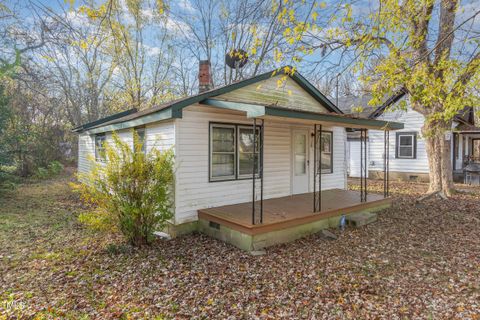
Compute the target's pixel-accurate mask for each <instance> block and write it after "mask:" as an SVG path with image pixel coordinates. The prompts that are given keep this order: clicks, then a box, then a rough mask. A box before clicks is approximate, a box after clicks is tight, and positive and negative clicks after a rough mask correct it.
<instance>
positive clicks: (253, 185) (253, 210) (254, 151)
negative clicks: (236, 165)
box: [252, 118, 257, 225]
mask: <svg viewBox="0 0 480 320" xmlns="http://www.w3.org/2000/svg"><path fill="white" fill-rule="evenodd" d="M256 133H257V118H253V170H252V224H253V225H254V224H255V171H256V168H257V159H256V151H257V150H256V141H255V140H257V139H255V137H256Z"/></svg>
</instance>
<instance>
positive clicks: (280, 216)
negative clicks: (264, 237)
mask: <svg viewBox="0 0 480 320" xmlns="http://www.w3.org/2000/svg"><path fill="white" fill-rule="evenodd" d="M390 204H391V198H384V197H383V195H379V194H369V195H368V201H367V202H363V203H362V202H360V192H359V191H350V190H342V189H332V190H325V191H322V210H321V211H320V212H316V213H313V212H312V207H313V193H304V194H298V195H292V196H287V197H281V198H274V199H267V200H264V201H263V223H262V224H260V223H257V224H255V225H252V203H251V202H245V203H240V204H234V205H227V206H222V207H216V208H209V209H201V210H198V217H199V219H203V220H207V221H211V222H215V223H218V224H220V225H224V226H226V227H229V228H232V229H234V230H237V231H240V232H242V233H246V234H249V235H257V234H261V233H266V232H271V231H276V230H281V229H285V228H289V227H294V226H298V225H302V224H306V223H310V222H314V221H317V220H321V219H325V218H330V217H334V216H339V215H342V214H348V213H353V212H358V211H362V210H366V209H371V208H374V207H380V206H384V205H390ZM259 210H260V202H257V212H256V216H257V221H258V219H259V216H260V212H259Z"/></svg>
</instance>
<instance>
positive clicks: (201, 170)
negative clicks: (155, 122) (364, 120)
mask: <svg viewBox="0 0 480 320" xmlns="http://www.w3.org/2000/svg"><path fill="white" fill-rule="evenodd" d="M210 122H223V123H238V124H247V125H251V124H252V120H248V119H246V118H245V116H244V115H242V114H240V113H235V112H229V111H221V110H218V109H212V108H208V107H203V106H191V107H188V108H186V109H184V111H183V118H182V119H177V120H176V130H177V131H176V132H177V144H176V152H177V159H178V160H177V172H176V188H175V193H176V209H175V211H176V215H175V218H176V223H183V222H187V221H192V220H196V219H197V210H198V209H202V208H209V207H216V206H222V205H228V204H235V203H242V202H247V201H251V199H252V180H251V179H246V180H236V181H221V182H209V176H208V167H209V154H208V152H209V151H208V150H209V123H210ZM293 128H306V129H308V130H309V132H313V128H312V126H306V127H302V126H298V125H291V124H289V123H285V122H282V123H280V122H272V121H265V142H264V146H265V150H264V156H265V158H264V198H265V199H268V198H274V197H281V196H287V195H290V194H291V131H292V129H293ZM324 130H333V131H334V133H333V137H334V138H333V139H334V141H333V160H334V173H332V174H324V175H323V176H322V189H331V188H345V185H346V179H345V160H344V155H345V137H346V134H345V129H344V128H339V127H335V128H327V127H324ZM309 149H310V154H309V155H310V163H311V164H312V163H313V140H312V139H310V148H309ZM310 169H311V170H310V171H312V170H313V166H311V165H310ZM312 181H313V180H312V175H310V188H311V189H310V190H312V188H313V184H312ZM257 186H258V184H257ZM258 194H259V193H258V192H257V195H258Z"/></svg>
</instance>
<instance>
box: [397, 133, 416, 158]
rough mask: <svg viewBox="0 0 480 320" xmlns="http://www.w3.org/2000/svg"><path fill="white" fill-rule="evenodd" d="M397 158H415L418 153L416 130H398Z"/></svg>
mask: <svg viewBox="0 0 480 320" xmlns="http://www.w3.org/2000/svg"><path fill="white" fill-rule="evenodd" d="M395 151H396V152H395V154H396V158H399V159H415V158H416V156H417V155H416V153H417V134H416V133H415V132H397V148H396V150H395Z"/></svg>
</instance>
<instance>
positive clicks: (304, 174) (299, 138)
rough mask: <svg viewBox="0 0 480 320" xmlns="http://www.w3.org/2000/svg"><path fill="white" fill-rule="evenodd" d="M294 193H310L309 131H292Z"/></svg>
mask: <svg viewBox="0 0 480 320" xmlns="http://www.w3.org/2000/svg"><path fill="white" fill-rule="evenodd" d="M292 153H293V154H292V172H293V179H292V193H293V194H299V193H306V192H308V130H293V131H292Z"/></svg>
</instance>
